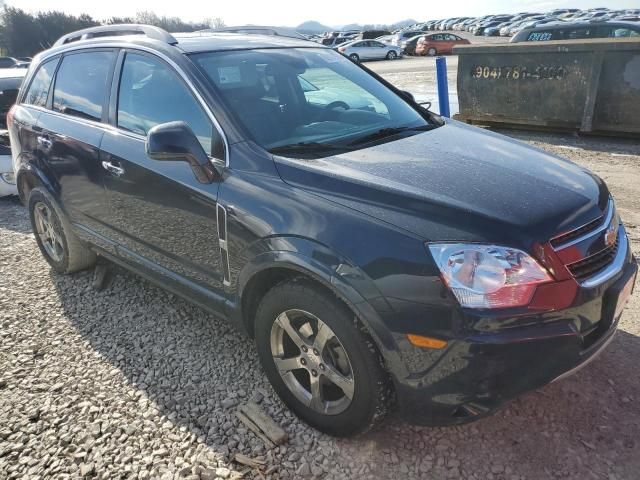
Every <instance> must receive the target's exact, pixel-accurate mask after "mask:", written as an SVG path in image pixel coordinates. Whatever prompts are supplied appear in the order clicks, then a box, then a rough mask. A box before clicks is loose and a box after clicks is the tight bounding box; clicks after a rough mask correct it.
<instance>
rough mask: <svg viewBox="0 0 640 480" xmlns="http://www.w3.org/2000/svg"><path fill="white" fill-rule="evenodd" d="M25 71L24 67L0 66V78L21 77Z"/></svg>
mask: <svg viewBox="0 0 640 480" xmlns="http://www.w3.org/2000/svg"><path fill="white" fill-rule="evenodd" d="M26 73H27V69H26V68H0V78H22V77H24V76H25V75H26Z"/></svg>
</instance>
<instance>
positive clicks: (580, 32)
mask: <svg viewBox="0 0 640 480" xmlns="http://www.w3.org/2000/svg"><path fill="white" fill-rule="evenodd" d="M592 32H593V30H592V28H591V27H583V28H574V29H572V30H567V32H566V33H565V35H564V38H565V39H566V40H578V39H581V38H591V37H592Z"/></svg>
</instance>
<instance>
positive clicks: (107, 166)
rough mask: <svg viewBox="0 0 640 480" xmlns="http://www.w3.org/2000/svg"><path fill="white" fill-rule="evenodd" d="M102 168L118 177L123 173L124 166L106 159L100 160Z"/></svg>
mask: <svg viewBox="0 0 640 480" xmlns="http://www.w3.org/2000/svg"><path fill="white" fill-rule="evenodd" d="M102 168H104V169H105V170H106V171H107V172H109V173H110V174H112V175H115V176H116V177H119V176H120V175H122V174H123V173H124V168H121V167H118V166H117V165H114V164H113V163H111V162H107V161H104V162H102Z"/></svg>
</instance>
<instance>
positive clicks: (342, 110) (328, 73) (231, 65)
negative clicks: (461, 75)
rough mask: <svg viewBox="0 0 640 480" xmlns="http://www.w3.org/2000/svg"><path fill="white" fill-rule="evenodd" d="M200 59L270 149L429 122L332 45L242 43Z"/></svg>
mask: <svg viewBox="0 0 640 480" xmlns="http://www.w3.org/2000/svg"><path fill="white" fill-rule="evenodd" d="M192 58H193V59H194V61H195V63H196V64H197V65H198V66H199V67H200V68H201V70H202V71H203V72H204V73H205V75H206V76H207V77H208V78H209V80H210V81H211V84H212V88H214V89H216V90H217V91H218V92H219V94H220V96H221V97H222V99H223V100H224V102H225V103H226V104H227V106H228V108H229V110H231V111H232V112H233V113H234V114H235V117H236V119H237V120H238V121H239V122H240V123H241V124H243V125H244V126H245V127H246V129H247V130H248V132H249V133H250V134H251V135H252V137H253V138H254V139H255V141H256V142H257V143H259V144H260V145H262V146H263V147H264V148H265V149H267V150H272V149H274V148H279V147H284V146H291V145H294V144H305V143H309V142H312V143H314V144H316V145H318V144H320V143H322V144H324V145H325V146H326V144H329V143H330V144H336V143H339V144H342V145H347V144H348V145H352V144H354V143H357V141H358V139H362V138H364V137H367V136H368V134H371V133H372V132H375V131H377V130H380V129H387V128H391V129H395V128H413V127H424V126H427V125H429V123H428V122H427V120H426V119H425V117H424V116H423V115H421V114H420V113H419V112H418V111H417V110H416V109H414V108H413V107H411V106H410V105H409V104H408V103H407V102H406V101H405V100H404V99H403V98H401V97H399V96H398V95H396V94H395V93H394V92H393V91H391V90H390V89H388V88H387V87H386V86H384V85H383V84H381V83H380V82H379V81H378V80H376V79H375V78H374V77H372V76H371V75H369V74H368V73H366V72H365V71H363V70H362V69H361V68H359V67H358V66H356V65H354V64H353V63H352V62H351V61H350V60H348V59H346V58H345V57H344V56H342V55H340V54H338V53H336V52H333V51H330V50H326V49H316V48H295V49H294V48H287V49H264V50H241V51H228V52H209V53H199V54H194V55H192Z"/></svg>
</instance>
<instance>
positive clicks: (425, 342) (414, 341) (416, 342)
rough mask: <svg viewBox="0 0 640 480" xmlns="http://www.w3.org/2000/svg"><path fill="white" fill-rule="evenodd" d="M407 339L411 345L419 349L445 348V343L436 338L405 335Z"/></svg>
mask: <svg viewBox="0 0 640 480" xmlns="http://www.w3.org/2000/svg"><path fill="white" fill-rule="evenodd" d="M407 339H408V340H409V342H411V345H413V346H415V347H421V348H435V349H436V350H440V349H442V348H444V347H446V346H447V342H445V341H444V340H440V339H438V338H432V337H423V336H422V335H415V334H413V333H407Z"/></svg>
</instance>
